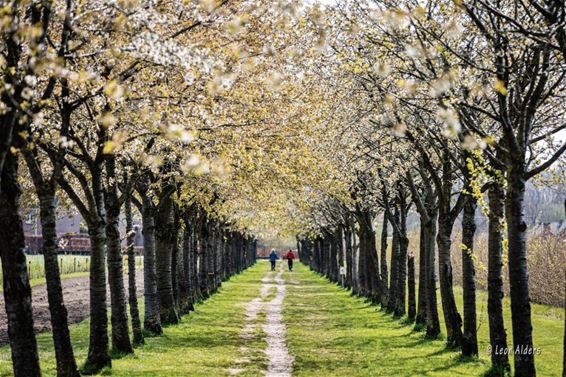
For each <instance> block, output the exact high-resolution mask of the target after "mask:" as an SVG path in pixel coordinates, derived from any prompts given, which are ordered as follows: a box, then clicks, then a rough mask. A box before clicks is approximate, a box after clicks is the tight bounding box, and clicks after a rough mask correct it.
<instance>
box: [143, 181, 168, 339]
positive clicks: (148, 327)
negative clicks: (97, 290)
mask: <svg viewBox="0 0 566 377" xmlns="http://www.w3.org/2000/svg"><path fill="white" fill-rule="evenodd" d="M142 222H143V225H142V227H143V250H144V257H143V280H144V285H143V297H144V320H143V328H144V330H145V331H147V332H149V333H150V334H153V335H160V334H162V333H163V329H162V328H161V318H160V315H159V312H160V311H159V298H158V296H157V274H156V267H155V209H154V205H153V202H152V200H151V198H150V197H149V196H148V195H147V193H146V192H144V193H142Z"/></svg>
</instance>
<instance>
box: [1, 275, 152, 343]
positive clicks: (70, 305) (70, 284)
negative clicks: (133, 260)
mask: <svg viewBox="0 0 566 377" xmlns="http://www.w3.org/2000/svg"><path fill="white" fill-rule="evenodd" d="M136 281H137V287H136V288H137V293H138V296H142V295H143V271H142V270H138V271H136ZM61 282H62V284H63V297H64V300H65V306H66V307H67V312H68V313H69V314H68V318H69V323H77V322H80V321H82V320H83V319H85V318H87V317H88V316H89V314H90V301H89V277H88V276H81V277H75V278H69V279H63V280H62V281H61ZM124 287H126V297H127V294H128V288H127V287H128V281H127V276H126V275H125V276H124ZM107 293H108V296H107V302H108V304H110V290H109V289H107ZM32 307H33V323H34V328H35V332H36V333H39V332H44V331H51V322H50V315H49V304H48V301H47V286H46V285H45V284H41V285H36V286H35V287H33V288H32ZM108 315H110V313H108ZM5 343H8V320H7V317H6V310H5V309H4V295H0V344H5Z"/></svg>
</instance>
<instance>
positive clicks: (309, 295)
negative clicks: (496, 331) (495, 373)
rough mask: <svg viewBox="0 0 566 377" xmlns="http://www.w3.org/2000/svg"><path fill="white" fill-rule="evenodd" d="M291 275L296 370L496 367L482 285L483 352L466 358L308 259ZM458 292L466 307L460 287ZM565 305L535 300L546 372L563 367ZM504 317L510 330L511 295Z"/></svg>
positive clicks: (430, 372) (358, 372) (357, 372)
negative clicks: (334, 280)
mask: <svg viewBox="0 0 566 377" xmlns="http://www.w3.org/2000/svg"><path fill="white" fill-rule="evenodd" d="M285 277H286V279H287V284H288V295H287V297H286V299H285V313H284V314H285V322H286V324H287V340H288V341H287V343H288V347H289V349H290V353H291V354H293V355H295V365H294V373H293V376H314V375H319V376H350V377H352V376H478V375H481V374H483V373H484V372H485V371H487V370H488V368H489V365H490V364H489V356H488V355H487V346H488V344H489V343H488V342H489V335H488V331H489V329H488V323H487V314H486V310H487V297H486V295H485V293H483V292H482V293H480V295H479V297H478V323H479V325H480V328H479V339H480V345H479V347H480V358H479V359H476V360H472V361H463V360H461V359H460V358H459V356H458V352H454V351H450V350H447V349H446V348H445V343H444V342H443V341H442V340H437V341H431V340H427V339H425V338H424V336H423V333H420V332H415V331H413V326H412V325H410V324H409V325H407V324H405V323H404V322H403V320H402V319H401V320H399V319H395V318H393V317H392V315H390V314H387V313H385V312H382V311H380V310H379V309H378V308H377V307H375V306H370V305H369V304H368V303H366V302H365V301H364V300H363V299H360V298H355V297H352V296H351V295H350V293H349V292H348V291H345V290H343V289H341V288H340V287H339V286H336V285H332V284H329V283H328V282H327V280H326V279H324V278H323V277H320V276H318V275H316V274H315V273H312V272H309V271H308V268H307V267H305V266H302V265H297V268H296V272H294V273H293V275H292V277H291V276H290V275H289V274H286V275H285ZM456 296H457V297H458V298H459V300H460V301H459V305H460V308H461V305H462V303H461V291H457V292H456ZM439 304H440V301H439ZM560 313H561V310H559V309H555V308H549V307H546V306H542V305H533V326H534V337H535V346H536V347H540V348H541V355H540V356H538V357H537V358H536V360H537V371H538V375H540V376H559V375H560V374H561V373H562V336H563V334H564V320H563V317H561V314H560ZM440 316H441V318H442V313H440ZM505 319H506V324H507V327H508V328H509V330H508V333H509V337H511V334H510V323H511V322H510V321H511V320H510V311H509V301H508V300H505ZM442 330H443V331H444V323H442Z"/></svg>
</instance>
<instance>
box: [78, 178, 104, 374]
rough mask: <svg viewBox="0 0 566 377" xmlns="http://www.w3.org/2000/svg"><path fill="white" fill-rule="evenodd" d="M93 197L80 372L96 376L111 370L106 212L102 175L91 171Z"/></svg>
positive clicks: (89, 229)
mask: <svg viewBox="0 0 566 377" xmlns="http://www.w3.org/2000/svg"><path fill="white" fill-rule="evenodd" d="M92 172H93V173H94V174H93V176H92V194H93V197H94V207H95V208H93V210H94V211H93V212H94V213H92V214H91V219H90V220H89V221H88V232H89V236H90V245H91V252H90V318H91V319H90V344H89V349H88V356H87V360H86V362H85V365H84V367H83V370H82V372H83V373H85V374H88V373H97V372H99V371H100V370H101V369H102V368H104V367H110V366H111V361H110V355H109V354H108V313H107V309H106V268H105V257H104V254H105V250H104V248H105V245H106V229H105V227H106V209H105V206H104V194H103V188H102V176H101V175H102V174H101V172H100V170H99V169H93V171H92Z"/></svg>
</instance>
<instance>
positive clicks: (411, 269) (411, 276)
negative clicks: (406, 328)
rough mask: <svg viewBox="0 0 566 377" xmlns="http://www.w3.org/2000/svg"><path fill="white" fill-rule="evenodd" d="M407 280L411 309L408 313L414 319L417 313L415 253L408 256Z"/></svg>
mask: <svg viewBox="0 0 566 377" xmlns="http://www.w3.org/2000/svg"><path fill="white" fill-rule="evenodd" d="M407 280H408V288H409V310H408V314H407V315H408V317H409V319H410V320H413V319H415V316H416V314H417V313H416V312H417V308H416V300H415V257H414V256H413V254H410V255H409V257H408V258H407Z"/></svg>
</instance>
